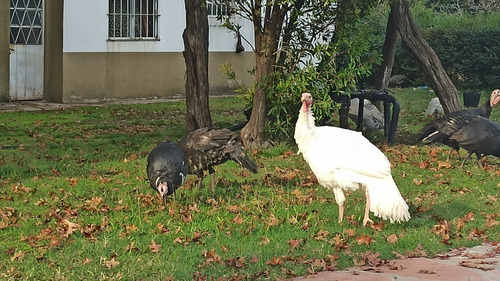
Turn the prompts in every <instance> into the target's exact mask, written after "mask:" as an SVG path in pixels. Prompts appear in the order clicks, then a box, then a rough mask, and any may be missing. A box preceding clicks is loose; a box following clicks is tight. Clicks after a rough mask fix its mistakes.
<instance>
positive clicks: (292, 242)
mask: <svg viewBox="0 0 500 281" xmlns="http://www.w3.org/2000/svg"><path fill="white" fill-rule="evenodd" d="M300 242H301V239H291V240H290V241H288V245H290V250H292V251H293V250H295V248H297V247H298V246H299V245H300Z"/></svg>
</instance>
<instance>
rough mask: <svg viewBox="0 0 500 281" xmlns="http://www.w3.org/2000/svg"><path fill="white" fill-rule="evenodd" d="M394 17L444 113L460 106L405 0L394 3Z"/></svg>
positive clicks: (446, 75)
mask: <svg viewBox="0 0 500 281" xmlns="http://www.w3.org/2000/svg"><path fill="white" fill-rule="evenodd" d="M393 8H394V12H395V13H394V19H395V22H396V26H397V28H398V30H399V34H400V35H401V39H402V41H403V44H404V46H405V49H406V50H407V52H409V54H410V55H411V56H412V57H413V58H414V59H415V60H417V62H418V64H419V65H420V67H421V68H422V70H423V72H424V75H425V77H426V78H427V81H428V82H429V83H430V86H431V87H432V88H433V89H434V91H435V92H436V95H437V96H438V98H439V101H440V102H441V105H442V106H443V109H444V112H445V113H446V114H448V113H450V112H453V111H456V110H459V109H461V108H462V106H461V104H460V98H459V96H458V91H457V88H456V87H455V85H454V84H453V82H452V81H451V79H450V77H449V76H448V74H446V71H445V70H444V68H443V66H442V64H441V61H440V60H439V58H438V56H437V55H436V53H435V52H434V50H433V49H432V48H431V47H430V46H429V44H428V43H427V42H426V41H425V39H424V38H423V37H422V35H421V34H420V32H419V31H418V29H417V27H416V25H415V23H414V22H413V18H412V16H411V13H410V7H409V4H408V1H407V0H399V1H396V2H395V3H394V6H393Z"/></svg>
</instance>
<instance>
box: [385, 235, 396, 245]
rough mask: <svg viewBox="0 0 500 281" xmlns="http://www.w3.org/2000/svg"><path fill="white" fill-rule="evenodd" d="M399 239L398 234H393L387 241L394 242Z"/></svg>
mask: <svg viewBox="0 0 500 281" xmlns="http://www.w3.org/2000/svg"><path fill="white" fill-rule="evenodd" d="M396 241H398V236H397V235H396V234H391V235H389V237H387V242H389V243H391V244H394V243H396Z"/></svg>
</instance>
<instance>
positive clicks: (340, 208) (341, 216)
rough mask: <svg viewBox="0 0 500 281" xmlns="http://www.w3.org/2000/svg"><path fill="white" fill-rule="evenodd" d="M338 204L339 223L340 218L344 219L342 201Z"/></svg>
mask: <svg viewBox="0 0 500 281" xmlns="http://www.w3.org/2000/svg"><path fill="white" fill-rule="evenodd" d="M338 204H339V223H341V222H342V220H343V219H344V202H342V203H338Z"/></svg>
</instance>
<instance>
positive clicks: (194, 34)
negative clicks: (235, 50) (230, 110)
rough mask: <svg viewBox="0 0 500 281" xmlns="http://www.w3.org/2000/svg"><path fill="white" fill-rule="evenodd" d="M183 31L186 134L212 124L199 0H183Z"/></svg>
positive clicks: (205, 22)
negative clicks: (184, 14) (184, 9)
mask: <svg viewBox="0 0 500 281" xmlns="http://www.w3.org/2000/svg"><path fill="white" fill-rule="evenodd" d="M184 4H185V8H186V29H184V32H183V33H182V38H183V40H184V51H183V52H182V54H183V56H184V61H185V63H186V107H187V112H186V131H187V132H188V133H189V132H192V131H194V130H196V129H198V128H203V127H209V126H211V125H212V118H211V116H210V106H209V99H208V94H209V85H208V18H207V8H206V7H205V6H204V5H202V1H200V0H184Z"/></svg>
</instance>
